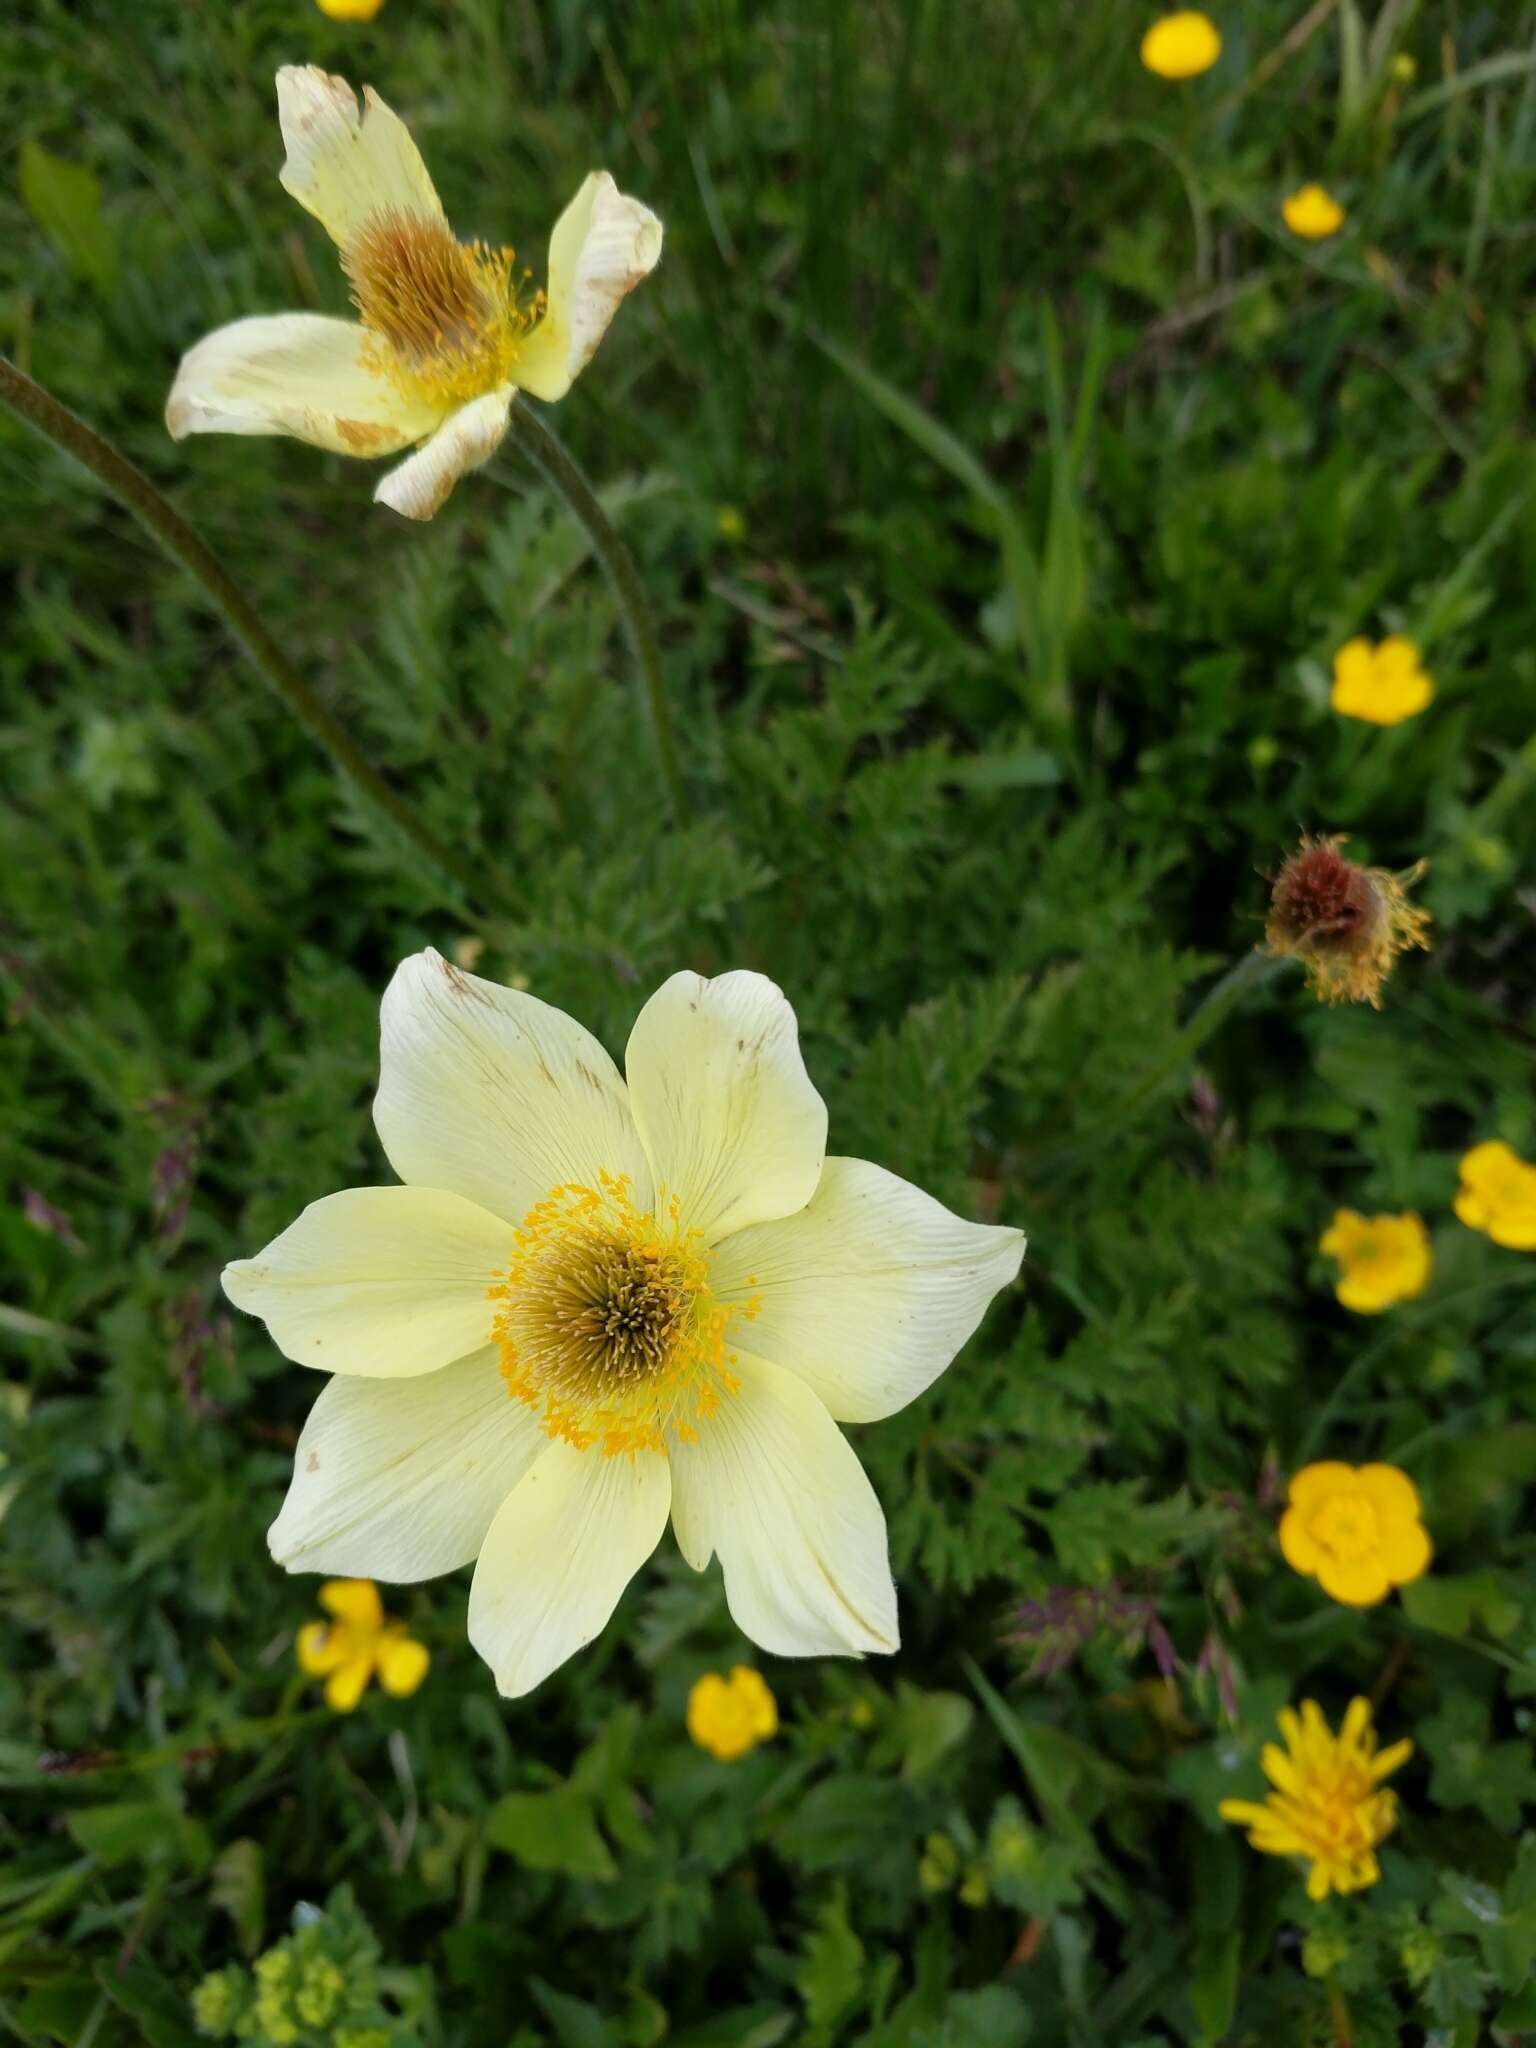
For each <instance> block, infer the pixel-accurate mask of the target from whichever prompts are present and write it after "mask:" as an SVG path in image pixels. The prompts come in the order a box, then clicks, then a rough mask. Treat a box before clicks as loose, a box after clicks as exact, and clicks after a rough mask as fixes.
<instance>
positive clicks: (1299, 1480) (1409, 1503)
mask: <svg viewBox="0 0 1536 2048" xmlns="http://www.w3.org/2000/svg"><path fill="white" fill-rule="evenodd" d="M1419 1513H1420V1509H1419V1494H1418V1489H1417V1487H1416V1486H1415V1485H1414V1483H1413V1481H1412V1480H1411V1479H1410V1478H1409V1477H1408V1475H1407V1473H1406V1472H1400V1471H1399V1470H1398V1468H1397V1467H1396V1466H1395V1465H1341V1464H1337V1463H1335V1462H1333V1461H1332V1460H1327V1461H1325V1462H1323V1463H1321V1464H1317V1465H1306V1466H1303V1468H1302V1470H1301V1471H1300V1472H1298V1473H1297V1474H1296V1476H1295V1478H1294V1479H1292V1481H1291V1487H1290V1500H1289V1505H1288V1506H1287V1508H1286V1510H1285V1513H1284V1514H1283V1515H1282V1516H1281V1518H1280V1548H1281V1551H1282V1552H1283V1554H1284V1556H1285V1561H1286V1563H1287V1564H1288V1565H1289V1566H1290V1567H1291V1569H1292V1570H1293V1571H1298V1572H1301V1573H1303V1574H1304V1575H1305V1576H1306V1577H1308V1578H1315V1579H1316V1580H1317V1582H1318V1584H1319V1585H1320V1586H1321V1587H1322V1589H1323V1591H1324V1592H1325V1593H1326V1594H1327V1595H1328V1597H1329V1598H1330V1599H1331V1600H1338V1601H1340V1602H1342V1603H1343V1605H1344V1606H1346V1607H1375V1606H1376V1605H1377V1604H1378V1603H1379V1602H1380V1601H1382V1600H1385V1599H1386V1597H1387V1595H1388V1593H1390V1592H1391V1590H1392V1588H1393V1587H1394V1586H1406V1585H1409V1584H1410V1583H1411V1582H1412V1581H1413V1580H1414V1579H1417V1578H1422V1576H1423V1575H1424V1573H1425V1572H1426V1571H1427V1570H1428V1569H1429V1561H1430V1558H1431V1557H1432V1556H1433V1554H1434V1553H1433V1550H1432V1548H1431V1545H1430V1541H1429V1538H1428V1536H1427V1535H1426V1534H1425V1532H1424V1525H1423V1523H1422V1522H1421V1521H1420V1519H1419Z"/></svg>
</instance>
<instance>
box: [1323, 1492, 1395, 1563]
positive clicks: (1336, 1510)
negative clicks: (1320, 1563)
mask: <svg viewBox="0 0 1536 2048" xmlns="http://www.w3.org/2000/svg"><path fill="white" fill-rule="evenodd" d="M1311 1530H1312V1534H1313V1536H1314V1537H1315V1538H1316V1540H1317V1541H1318V1542H1319V1543H1320V1544H1322V1546H1323V1548H1324V1549H1325V1550H1331V1551H1332V1552H1333V1554H1334V1556H1335V1557H1336V1558H1338V1559H1339V1560H1340V1562H1341V1563H1350V1564H1353V1563H1354V1562H1356V1561H1357V1560H1358V1559H1359V1558H1362V1557H1370V1556H1371V1555H1372V1554H1373V1553H1374V1552H1376V1551H1377V1550H1379V1549H1380V1548H1381V1523H1380V1522H1379V1521H1378V1520H1377V1517H1376V1510H1375V1509H1374V1508H1373V1507H1372V1506H1371V1503H1370V1502H1369V1501H1368V1500H1367V1499H1366V1497H1365V1495H1364V1494H1362V1493H1333V1494H1330V1495H1329V1496H1328V1498H1327V1499H1326V1500H1325V1501H1323V1502H1322V1503H1321V1504H1320V1505H1319V1507H1318V1509H1317V1511H1316V1513H1315V1514H1314V1515H1313V1516H1312V1520H1311Z"/></svg>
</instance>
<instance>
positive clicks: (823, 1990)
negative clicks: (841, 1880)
mask: <svg viewBox="0 0 1536 2048" xmlns="http://www.w3.org/2000/svg"><path fill="white" fill-rule="evenodd" d="M863 1985H864V1944H863V1942H861V1941H860V1940H859V1937H858V1936H857V1935H856V1934H855V1933H854V1931H853V1929H852V1927H850V1926H849V1924H848V1888H847V1886H846V1885H845V1884H839V1885H838V1886H837V1887H836V1889H835V1891H834V1892H833V1895H832V1897H831V1898H830V1899H829V1900H828V1901H827V1903H826V1905H825V1906H823V1908H822V1910H821V1913H820V1915H819V1917H818V1919H817V1924H816V1931H815V1932H814V1933H813V1934H811V1935H810V1936H808V1937H807V1940H806V1944H805V1950H804V1957H803V1960H802V1962H801V1964H800V1967H799V1969H798V1970H797V1971H796V1972H795V1989H796V1990H797V1991H798V1992H799V1993H800V1996H801V1997H802V1998H803V1999H804V2000H805V2011H806V2018H807V2019H808V2020H809V2022H810V2025H811V2032H812V2035H813V2036H814V2037H816V2038H818V2039H820V2040H830V2039H831V2038H832V2036H833V2035H834V2034H835V2033H836V2032H837V2029H838V2028H839V2026H841V2024H842V2023H843V2021H844V2020H846V2019H848V2018H850V2017H851V2016H852V2014H853V2013H854V2012H855V2011H856V2010H857V2008H858V2005H859V2003H860V1997H861V1993H862V1991H863Z"/></svg>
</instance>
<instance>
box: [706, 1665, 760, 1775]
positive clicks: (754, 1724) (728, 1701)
mask: <svg viewBox="0 0 1536 2048" xmlns="http://www.w3.org/2000/svg"><path fill="white" fill-rule="evenodd" d="M778 1726H779V1710H778V1707H777V1706H776V1705H775V1703H774V1697H773V1694H772V1693H771V1692H770V1691H769V1690H768V1684H767V1681H766V1679H764V1677H763V1676H762V1674H761V1672H757V1671H752V1670H749V1669H748V1667H747V1666H746V1665H745V1664H736V1665H733V1666H732V1667H731V1675H730V1677H729V1678H722V1677H721V1676H720V1674H719V1672H718V1671H706V1672H705V1674H704V1676H703V1677H702V1678H700V1679H696V1680H695V1681H694V1684H693V1687H692V1689H691V1691H690V1692H689V1694H688V1733H689V1734H690V1735H691V1736H692V1737H693V1739H694V1741H695V1742H696V1743H697V1744H698V1745H699V1747H700V1749H707V1750H708V1751H709V1753H710V1755H711V1756H717V1757H719V1759H720V1761H721V1762H722V1763H731V1762H733V1761H734V1760H735V1759H736V1758H737V1757H739V1756H745V1755H746V1753H747V1751H748V1750H749V1749H756V1747H757V1745H758V1744H759V1743H760V1742H766V1741H767V1740H768V1738H769V1736H770V1735H774V1734H777V1732H778Z"/></svg>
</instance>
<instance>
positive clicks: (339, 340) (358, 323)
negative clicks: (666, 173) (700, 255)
mask: <svg viewBox="0 0 1536 2048" xmlns="http://www.w3.org/2000/svg"><path fill="white" fill-rule="evenodd" d="M277 112H278V121H279V124H280V126H281V128H282V134H283V141H284V143H285V144H286V145H287V150H288V155H287V160H286V162H285V163H284V164H283V167H282V170H281V171H280V172H279V174H278V177H279V182H280V183H281V185H282V186H283V189H284V190H285V191H286V192H287V193H289V194H290V196H291V197H292V198H294V199H296V200H297V201H298V202H299V204H300V206H302V207H304V208H305V209H306V210H307V211H308V212H310V213H312V214H313V215H314V216H315V218H316V219H317V220H318V221H319V222H320V223H321V225H322V226H323V227H324V228H325V230H326V232H327V233H328V234H329V235H330V237H331V239H332V241H334V242H335V244H336V246H337V248H338V250H339V251H340V253H341V267H342V269H343V271H344V272H345V273H346V277H347V282H348V283H349V284H350V286H351V288H352V302H353V304H354V305H355V306H356V308H357V311H358V316H359V317H358V319H357V320H333V319H330V318H327V317H325V316H322V315H320V314H318V313H277V314H272V315H263V316H258V317H256V318H253V319H247V320H236V321H234V322H233V323H232V324H231V325H230V326H228V327H219V328H216V329H215V330H214V332H213V333H212V334H208V335H205V336H204V337H203V339H202V340H201V341H200V342H198V344H197V345H196V347H195V348H193V349H191V350H189V352H188V353H187V354H186V355H185V356H184V357H183V358H182V362H181V367H180V368H179V369H178V371H177V372H176V381H175V383H174V384H173V385H172V387H171V395H170V397H169V399H168V400H167V401H166V408H165V423H166V426H167V428H168V429H169V431H170V434H171V436H172V438H173V439H174V440H177V441H180V440H182V439H183V438H184V437H185V436H186V435H188V434H289V435H292V436H293V437H294V438H295V439H296V440H300V441H307V442H309V443H310V444H311V445H312V446H314V447H317V448H328V449H330V450H331V451H332V452H333V453H335V454H338V455H357V456H363V457H368V458H376V457H379V456H384V455H394V454H397V453H398V452H399V451H400V450H401V449H402V448H409V447H410V446H411V445H412V444H413V443H418V444H419V445H418V446H417V448H416V452H415V454H413V455H411V456H410V457H409V458H408V459H407V460H406V461H404V462H402V463H401V464H399V466H398V467H397V468H394V469H392V470H390V471H389V472H388V474H387V475H386V476H385V477H384V479H383V481H382V482H381V483H380V485H379V487H378V489H377V490H376V491H375V492H374V494H373V495H374V499H375V501H376V502H377V503H379V504H383V505H388V506H390V507H391V508H392V509H393V510H394V511H396V512H400V513H403V514H404V515H405V516H406V518H408V519H430V518H431V517H432V515H433V513H434V512H436V511H437V510H438V508H439V506H441V505H442V503H443V502H444V500H445V499H446V498H447V496H448V494H449V492H450V491H451V490H452V489H453V487H454V485H455V484H456V483H457V482H458V480H459V478H460V477H461V476H463V475H464V474H465V472H466V471H468V470H471V469H474V468H476V467H477V466H478V465H479V464H480V463H482V462H487V461H489V459H490V457H491V456H492V455H494V454H495V452H496V450H497V449H498V448H499V447H500V445H501V442H502V439H503V437H504V436H505V434H506V431H507V426H508V421H509V418H510V408H511V404H512V399H513V396H514V394H515V393H516V392H518V391H529V392H531V393H532V394H533V396H534V397H535V398H544V399H557V398H563V397H564V396H565V394H566V392H567V391H569V390H570V388H571V384H572V381H573V380H574V379H575V378H576V377H577V376H578V375H579V374H580V372H581V371H582V370H583V369H584V368H585V366H586V364H587V363H588V362H589V361H590V360H591V358H592V355H593V353H594V351H595V350H596V348H597V345H598V343H599V342H600V341H601V340H602V338H603V335H604V334H605V333H606V332H607V329H608V324H609V322H610V321H611V320H612V318H613V316H614V314H615V313H616V312H617V311H618V309H619V305H620V303H621V301H622V300H623V299H624V297H625V295H626V294H627V293H628V292H630V291H632V290H633V289H634V287H635V286H636V285H637V284H639V283H640V281H641V280H642V278H644V277H646V276H647V275H648V274H649V273H650V271H651V270H653V269H654V268H655V265H656V262H657V259H658V258H659V257H660V255H661V240H662V231H661V223H660V221H658V220H657V218H656V216H655V214H653V213H652V212H651V211H650V209H649V208H648V207H645V206H642V205H641V204H640V202H639V201H638V200H637V199H627V198H626V197H625V196H624V194H623V193H622V192H620V190H619V188H618V186H617V185H615V183H614V182H613V179H612V178H611V177H610V176H609V175H608V173H607V172H606V171H592V172H589V174H588V176H587V178H586V180H585V182H584V183H583V185H582V187H581V189H580V191H579V192H578V193H577V194H576V197H575V198H574V199H573V200H572V201H571V203H570V205H569V206H568V207H567V208H566V209H565V212H564V213H563V214H561V216H560V218H559V220H558V221H557V222H556V224H555V230H554V233H553V234H552V235H551V237H550V243H549V267H548V273H547V277H546V283H545V288H544V290H543V291H541V292H538V293H536V294H534V295H533V296H532V297H529V296H528V294H527V292H526V289H525V277H526V273H519V272H518V271H517V270H516V269H515V267H514V257H513V252H512V251H511V250H510V249H505V248H503V249H492V248H487V247H486V246H485V245H484V244H483V243H480V242H461V241H459V240H458V239H457V238H456V237H455V235H454V232H453V230H452V228H450V227H449V225H448V220H447V216H446V215H445V214H444V212H443V207H442V201H441V200H440V199H439V198H438V196H437V191H436V188H435V187H434V186H433V183H432V180H431V177H430V176H429V175H428V172H427V167H426V165H425V164H424V163H423V162H422V160H421V154H420V152H419V151H418V150H417V147H416V145H415V143H414V142H413V141H412V140H411V136H410V131H409V129H408V128H407V127H406V125H405V123H404V122H403V121H402V120H401V119H400V118H399V116H398V115H397V114H395V113H393V112H392V111H391V110H390V108H388V107H387V106H386V105H385V104H384V102H383V100H381V99H380V98H379V96H378V94H377V93H376V92H375V91H374V90H373V88H372V86H365V87H364V88H363V99H362V105H361V107H359V105H358V101H357V97H356V95H355V94H354V92H353V90H352V87H351V86H350V85H348V83H347V82H346V80H345V79H344V78H332V77H330V76H329V75H328V74H327V73H326V72H324V71H319V70H317V69H316V68H315V66H314V65H312V64H306V65H297V64H289V65H285V66H284V67H283V69H282V70H281V71H279V72H278V74H277Z"/></svg>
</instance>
